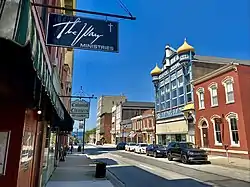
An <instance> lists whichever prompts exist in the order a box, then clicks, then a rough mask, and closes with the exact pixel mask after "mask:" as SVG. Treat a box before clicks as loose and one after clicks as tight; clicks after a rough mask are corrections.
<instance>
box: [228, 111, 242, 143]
mask: <svg viewBox="0 0 250 187" xmlns="http://www.w3.org/2000/svg"><path fill="white" fill-rule="evenodd" d="M226 120H227V122H228V125H229V133H230V139H231V145H233V146H240V138H239V131H238V114H236V113H234V112H230V113H228V114H227V115H226Z"/></svg>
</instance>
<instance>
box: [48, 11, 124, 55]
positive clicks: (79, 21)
mask: <svg viewBox="0 0 250 187" xmlns="http://www.w3.org/2000/svg"><path fill="white" fill-rule="evenodd" d="M46 44H47V45H51V46H60V47H69V48H81V49H86V50H97V51H107V52H118V50H119V49H118V22H114V21H106V20H98V19H91V18H83V17H78V16H69V15H64V14H55V13H50V14H49V17H48V27H47V36H46Z"/></svg>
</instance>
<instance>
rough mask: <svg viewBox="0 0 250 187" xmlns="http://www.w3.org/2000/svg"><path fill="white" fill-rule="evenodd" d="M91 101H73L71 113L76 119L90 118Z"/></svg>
mask: <svg viewBox="0 0 250 187" xmlns="http://www.w3.org/2000/svg"><path fill="white" fill-rule="evenodd" d="M89 106H90V103H89V102H87V101H84V100H75V101H71V109H70V115H71V117H72V118H73V119H74V120H77V121H83V120H84V119H88V118H89Z"/></svg>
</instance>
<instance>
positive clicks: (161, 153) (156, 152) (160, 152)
mask: <svg viewBox="0 0 250 187" xmlns="http://www.w3.org/2000/svg"><path fill="white" fill-rule="evenodd" d="M146 155H147V156H154V157H155V158H157V157H166V155H167V149H166V147H165V146H164V145H158V144H151V145H149V146H148V147H147V148H146Z"/></svg>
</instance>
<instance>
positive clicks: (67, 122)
mask: <svg viewBox="0 0 250 187" xmlns="http://www.w3.org/2000/svg"><path fill="white" fill-rule="evenodd" d="M59 101H60V104H61V105H62V108H63V111H64V119H63V120H59V121H58V122H57V124H55V125H56V126H57V127H59V130H60V131H68V132H71V131H73V126H74V120H73V119H72V117H71V116H70V114H69V112H68V111H67V109H66V108H65V106H64V104H63V102H62V101H61V99H60V98H59Z"/></svg>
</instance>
